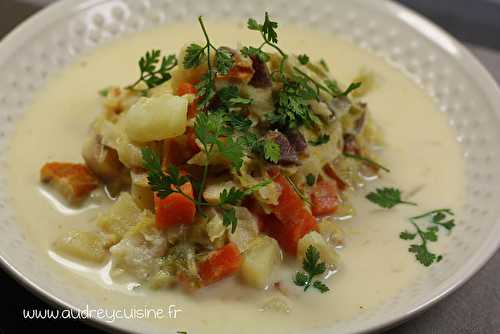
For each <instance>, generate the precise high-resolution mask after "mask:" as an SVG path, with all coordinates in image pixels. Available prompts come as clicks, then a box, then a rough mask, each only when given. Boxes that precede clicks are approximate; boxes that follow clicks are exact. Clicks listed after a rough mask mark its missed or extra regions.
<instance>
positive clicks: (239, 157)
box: [216, 137, 245, 170]
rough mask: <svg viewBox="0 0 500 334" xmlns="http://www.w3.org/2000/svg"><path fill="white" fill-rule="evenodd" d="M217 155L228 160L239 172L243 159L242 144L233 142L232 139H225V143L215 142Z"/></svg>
mask: <svg viewBox="0 0 500 334" xmlns="http://www.w3.org/2000/svg"><path fill="white" fill-rule="evenodd" d="M216 144H217V148H218V149H219V153H220V154H221V155H222V156H223V157H224V158H226V159H227V160H229V162H230V163H231V166H233V167H234V168H235V169H236V170H239V169H240V168H241V166H242V165H243V157H244V156H245V152H244V146H243V142H242V141H241V140H234V139H233V137H227V138H226V140H225V141H222V140H219V141H217V143H216Z"/></svg>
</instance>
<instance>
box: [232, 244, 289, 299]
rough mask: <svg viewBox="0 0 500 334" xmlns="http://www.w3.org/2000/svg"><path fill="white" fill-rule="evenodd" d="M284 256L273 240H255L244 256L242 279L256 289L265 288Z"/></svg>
mask: <svg viewBox="0 0 500 334" xmlns="http://www.w3.org/2000/svg"><path fill="white" fill-rule="evenodd" d="M281 259H282V254H281V250H280V248H279V246H278V243H277V242H276V240H274V239H273V238H270V237H268V236H261V237H259V238H257V239H255V240H254V241H253V242H252V243H251V244H250V248H249V249H248V250H247V251H246V252H245V253H244V255H243V264H242V265H241V277H242V279H243V281H245V282H246V283H247V284H249V285H251V286H253V287H255V288H260V289H261V288H265V287H266V285H267V284H269V278H270V277H271V274H272V272H273V269H274V267H275V266H276V265H277V264H279V263H280V262H281Z"/></svg>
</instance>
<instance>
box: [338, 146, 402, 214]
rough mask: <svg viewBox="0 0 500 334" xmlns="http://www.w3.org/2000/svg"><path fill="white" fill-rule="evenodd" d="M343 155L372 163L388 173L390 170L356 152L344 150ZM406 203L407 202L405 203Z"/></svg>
mask: <svg viewBox="0 0 500 334" xmlns="http://www.w3.org/2000/svg"><path fill="white" fill-rule="evenodd" d="M343 155H344V156H345V157H347V158H351V159H355V160H359V161H363V162H365V163H367V164H369V165H372V166H375V167H377V168H380V169H382V170H383V171H384V172H387V173H390V172H391V170H390V169H389V168H387V167H384V166H382V165H381V164H379V163H378V162H375V161H373V160H371V159H368V158H365V157H362V156H359V155H356V154H351V153H347V152H344V153H343ZM407 204H408V203H407Z"/></svg>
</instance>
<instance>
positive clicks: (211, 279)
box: [198, 243, 243, 285]
mask: <svg viewBox="0 0 500 334" xmlns="http://www.w3.org/2000/svg"><path fill="white" fill-rule="evenodd" d="M242 260H243V259H242V257H241V254H240V250H239V249H238V247H237V246H236V245H235V244H233V243H228V244H227V245H225V246H224V247H222V248H220V249H218V250H216V251H214V252H213V253H212V254H210V255H209V257H208V258H207V259H206V260H204V261H202V262H200V263H199V264H198V273H199V274H200V277H201V281H202V283H203V285H210V284H212V283H215V282H218V281H220V280H222V279H224V278H226V277H228V276H231V275H233V274H236V273H237V272H238V271H239V270H240V266H241V262H242Z"/></svg>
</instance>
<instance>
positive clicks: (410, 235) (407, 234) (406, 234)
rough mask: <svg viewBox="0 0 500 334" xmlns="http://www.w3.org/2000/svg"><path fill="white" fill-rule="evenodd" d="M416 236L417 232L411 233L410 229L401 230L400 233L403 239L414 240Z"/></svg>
mask: <svg viewBox="0 0 500 334" xmlns="http://www.w3.org/2000/svg"><path fill="white" fill-rule="evenodd" d="M416 236H417V234H416V233H411V232H408V231H404V232H401V234H399V237H400V238H401V239H403V240H413V239H415V237H416Z"/></svg>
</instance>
